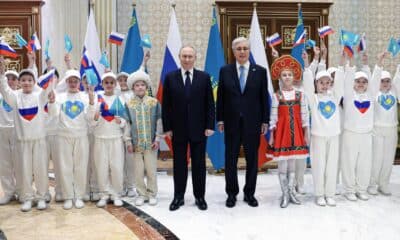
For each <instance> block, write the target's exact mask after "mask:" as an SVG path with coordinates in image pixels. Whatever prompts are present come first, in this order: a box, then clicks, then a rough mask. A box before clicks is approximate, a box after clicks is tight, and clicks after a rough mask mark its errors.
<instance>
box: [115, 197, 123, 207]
mask: <svg viewBox="0 0 400 240" xmlns="http://www.w3.org/2000/svg"><path fill="white" fill-rule="evenodd" d="M122 205H124V203H123V202H122V200H121V199H119V198H115V199H114V206H116V207H121V206H122Z"/></svg>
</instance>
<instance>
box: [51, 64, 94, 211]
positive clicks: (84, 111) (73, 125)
mask: <svg viewBox="0 0 400 240" xmlns="http://www.w3.org/2000/svg"><path fill="white" fill-rule="evenodd" d="M63 81H65V83H66V84H67V88H68V90H67V92H65V93H59V94H57V96H55V97H54V96H53V99H52V101H50V102H49V104H48V105H49V106H48V108H49V114H50V116H55V117H57V118H58V130H57V138H56V139H57V144H56V145H57V151H56V152H57V154H58V156H57V159H58V161H59V164H60V170H61V176H60V181H61V190H62V195H63V198H64V205H63V208H64V209H66V210H67V209H71V208H72V206H73V205H75V207H76V208H83V207H84V206H85V205H84V203H83V201H82V200H83V199H82V198H83V197H84V194H85V191H86V184H87V168H88V161H89V148H88V146H89V141H88V120H89V119H92V118H93V116H94V113H95V98H94V93H93V89H91V88H90V89H89V94H87V95H86V94H84V93H83V92H81V91H80V89H79V87H80V74H79V72H78V71H76V70H68V71H67V72H66V74H65V77H64V80H63Z"/></svg>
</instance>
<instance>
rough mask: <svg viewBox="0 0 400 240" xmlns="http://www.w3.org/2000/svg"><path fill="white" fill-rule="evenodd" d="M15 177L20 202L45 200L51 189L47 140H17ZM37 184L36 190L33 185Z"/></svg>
mask: <svg viewBox="0 0 400 240" xmlns="http://www.w3.org/2000/svg"><path fill="white" fill-rule="evenodd" d="M16 150H17V154H16V161H15V163H16V164H15V173H16V174H15V175H16V180H17V190H18V191H17V192H18V195H19V200H20V201H22V202H23V201H27V200H31V201H32V200H34V199H35V197H36V199H37V200H44V199H45V195H46V193H47V191H48V189H49V177H48V175H47V174H48V166H49V164H48V159H47V144H46V139H45V138H41V139H36V140H27V141H19V140H17V149H16ZM33 181H34V182H35V188H36V195H35V190H34V189H33V186H32V183H33Z"/></svg>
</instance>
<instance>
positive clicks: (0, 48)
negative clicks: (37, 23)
mask: <svg viewBox="0 0 400 240" xmlns="http://www.w3.org/2000/svg"><path fill="white" fill-rule="evenodd" d="M0 55H2V56H6V57H11V58H17V57H18V54H17V52H16V51H15V50H14V49H13V48H12V47H10V45H8V43H6V42H5V41H4V40H3V39H1V40H0Z"/></svg>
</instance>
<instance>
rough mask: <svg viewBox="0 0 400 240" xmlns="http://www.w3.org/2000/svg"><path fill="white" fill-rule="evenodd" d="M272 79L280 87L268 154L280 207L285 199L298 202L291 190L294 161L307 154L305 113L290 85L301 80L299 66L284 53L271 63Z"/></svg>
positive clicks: (275, 98)
mask: <svg viewBox="0 0 400 240" xmlns="http://www.w3.org/2000/svg"><path fill="white" fill-rule="evenodd" d="M271 69H272V74H271V75H272V79H274V80H278V79H279V85H280V90H278V91H277V92H276V94H274V95H273V97H272V110H271V120H270V130H271V137H270V142H269V144H270V146H271V148H270V149H269V151H268V154H267V155H268V157H271V158H273V160H277V161H278V169H279V182H280V184H281V188H282V200H281V204H280V206H281V207H282V208H286V207H287V206H288V205H289V202H291V203H294V204H300V201H299V200H298V199H297V197H296V195H295V191H294V179H295V173H294V172H295V161H296V160H297V159H305V158H307V157H308V147H307V145H308V142H309V139H308V136H309V134H308V126H309V113H308V110H307V106H306V99H305V97H304V94H303V93H302V92H300V91H297V90H295V89H294V88H293V80H294V79H301V74H302V71H301V65H300V63H299V62H297V61H296V59H294V58H293V57H291V56H288V55H284V56H282V57H280V58H277V59H276V60H275V61H274V63H273V64H272V68H271Z"/></svg>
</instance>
